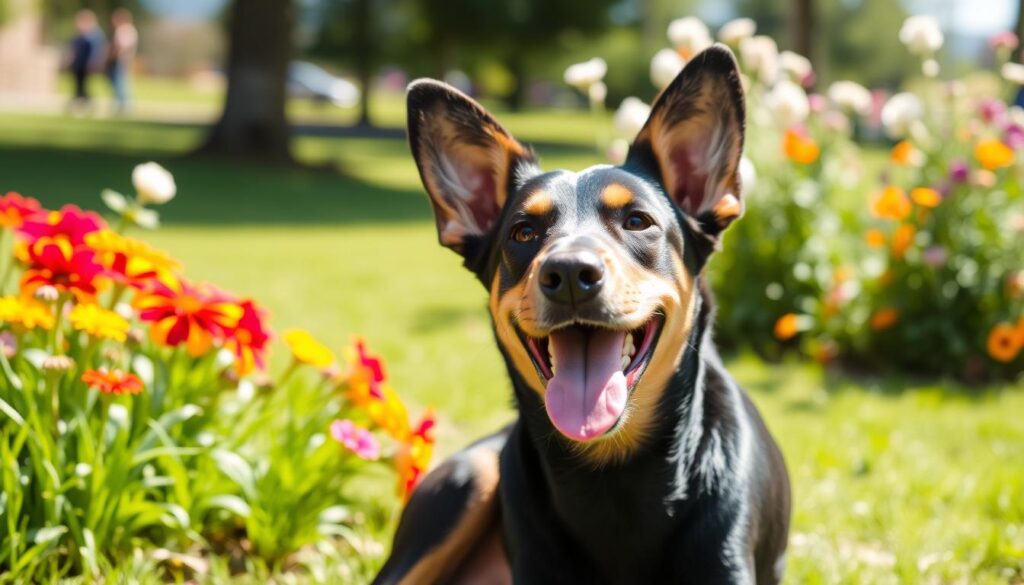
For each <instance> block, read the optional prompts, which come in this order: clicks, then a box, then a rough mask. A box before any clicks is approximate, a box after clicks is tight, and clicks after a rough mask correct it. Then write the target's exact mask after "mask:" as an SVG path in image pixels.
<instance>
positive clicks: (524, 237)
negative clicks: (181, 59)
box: [509, 221, 537, 243]
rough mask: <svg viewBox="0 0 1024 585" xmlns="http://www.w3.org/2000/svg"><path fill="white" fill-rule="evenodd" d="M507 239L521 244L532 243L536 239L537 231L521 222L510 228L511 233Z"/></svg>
mask: <svg viewBox="0 0 1024 585" xmlns="http://www.w3.org/2000/svg"><path fill="white" fill-rule="evenodd" d="M509 238H510V239H513V240H515V241H517V242H521V243H524V242H532V241H533V240H536V239H537V230H535V229H533V226H532V225H530V224H528V223H526V222H525V221H522V222H519V223H517V224H516V225H514V226H512V233H511V234H509Z"/></svg>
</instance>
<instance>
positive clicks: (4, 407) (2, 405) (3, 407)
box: [0, 398, 25, 427]
mask: <svg viewBox="0 0 1024 585" xmlns="http://www.w3.org/2000/svg"><path fill="white" fill-rule="evenodd" d="M0 412H3V413H4V414H6V415H7V417H8V418H10V419H11V420H13V421H14V422H15V424H17V425H18V426H19V427H20V426H22V425H24V424H25V419H23V418H21V415H20V414H18V411H17V410H15V409H14V407H13V406H11V405H10V404H7V403H6V402H4V400H3V399H2V398H0Z"/></svg>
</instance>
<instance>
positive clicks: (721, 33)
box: [718, 18, 757, 47]
mask: <svg viewBox="0 0 1024 585" xmlns="http://www.w3.org/2000/svg"><path fill="white" fill-rule="evenodd" d="M755 32H757V23H756V22H754V21H753V20H751V19H749V18H737V19H735V20H730V21H729V22H727V23H725V24H723V25H722V28H720V29H718V40H720V41H722V42H723V43H725V44H727V45H729V46H731V47H738V46H740V43H742V42H743V39H749V38H750V37H752V36H754V33H755Z"/></svg>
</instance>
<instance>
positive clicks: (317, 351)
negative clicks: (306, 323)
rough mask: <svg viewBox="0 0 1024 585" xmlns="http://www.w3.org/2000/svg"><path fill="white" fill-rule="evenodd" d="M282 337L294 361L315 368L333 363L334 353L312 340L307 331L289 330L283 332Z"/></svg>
mask: <svg viewBox="0 0 1024 585" xmlns="http://www.w3.org/2000/svg"><path fill="white" fill-rule="evenodd" d="M282 337H283V338H284V342H285V345H287V346H288V349H290V350H291V352H292V356H294V357H295V360H296V361H299V362H302V363H304V364H309V365H311V366H314V367H317V368H326V367H328V366H330V365H331V364H333V363H334V353H333V352H331V350H330V349H329V348H328V347H327V346H326V345H324V344H322V343H320V342H319V341H317V340H316V339H313V336H312V335H310V334H309V331H306V330H304V329H290V330H288V331H285V332H284V334H283V335H282Z"/></svg>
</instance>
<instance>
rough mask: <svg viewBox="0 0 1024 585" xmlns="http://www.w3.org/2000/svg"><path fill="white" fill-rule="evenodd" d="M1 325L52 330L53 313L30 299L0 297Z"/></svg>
mask: <svg viewBox="0 0 1024 585" xmlns="http://www.w3.org/2000/svg"><path fill="white" fill-rule="evenodd" d="M0 323H10V324H11V325H16V326H20V327H24V328H25V329H35V328H36V327H39V328H41V329H52V328H53V311H51V310H50V309H48V308H47V307H46V305H43V304H42V303H40V302H39V301H36V300H35V299H32V298H29V297H24V298H23V297H16V296H6V297H0Z"/></svg>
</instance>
